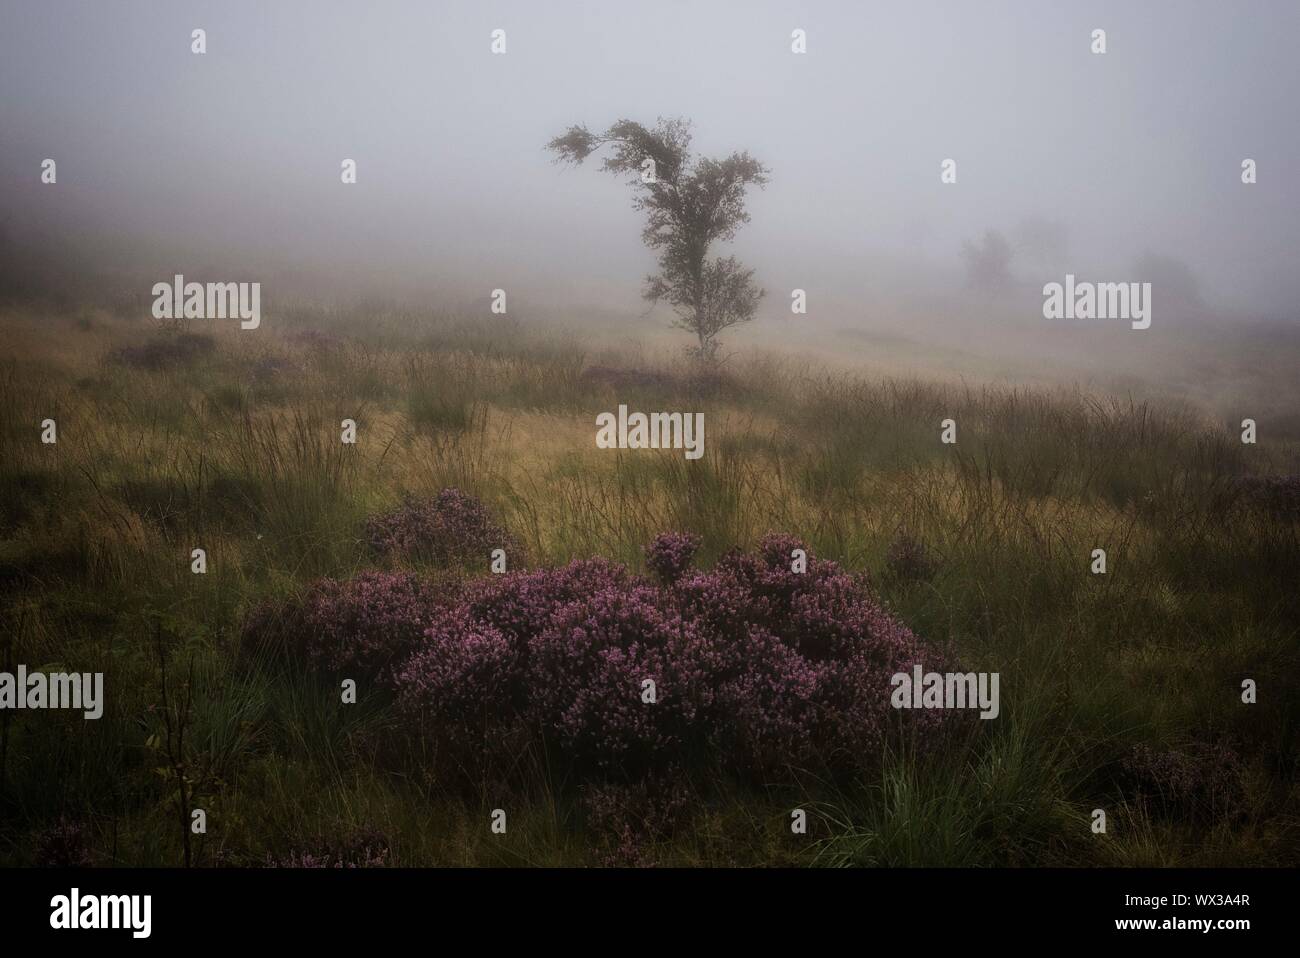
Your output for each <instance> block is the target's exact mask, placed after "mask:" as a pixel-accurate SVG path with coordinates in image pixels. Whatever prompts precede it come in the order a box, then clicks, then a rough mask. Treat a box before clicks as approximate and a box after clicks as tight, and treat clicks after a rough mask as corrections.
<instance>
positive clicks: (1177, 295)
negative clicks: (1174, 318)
mask: <svg viewBox="0 0 1300 958" xmlns="http://www.w3.org/2000/svg"><path fill="white" fill-rule="evenodd" d="M1133 279H1134V280H1136V281H1138V282H1142V283H1150V284H1151V298H1152V300H1153V301H1155V302H1157V303H1161V304H1162V307H1168V308H1170V309H1180V310H1199V309H1202V308H1203V307H1204V306H1205V298H1204V296H1202V295H1201V281H1200V280H1199V279H1197V277H1196V273H1194V272H1193V271H1192V268H1191V267H1190V266H1188V265H1187V264H1186V263H1185V262H1183V261H1182V260H1181V259H1177V258H1175V257H1173V256H1162V255H1161V254H1159V253H1151V252H1147V253H1143V254H1142V255H1141V256H1140V257H1138V260H1137V262H1136V263H1134V264H1133Z"/></svg>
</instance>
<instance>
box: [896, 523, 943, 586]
mask: <svg viewBox="0 0 1300 958" xmlns="http://www.w3.org/2000/svg"><path fill="white" fill-rule="evenodd" d="M937 571H938V563H936V562H935V560H934V559H933V558H932V557H931V556H930V553H929V551H928V550H927V549H926V547H925V543H923V542H921V541H920V540H919V539H916V538H913V537H912V536H911V535H909V534H908V533H906V532H900V533H899V534H898V535H897V536H896V537H895V539H894V541H893V542H891V543H890V544H889V549H888V550H886V552H885V573H886V575H888V576H889V577H890V578H891V579H893V580H894V581H895V582H929V581H930V580H931V579H933V578H934V574H935V572H937Z"/></svg>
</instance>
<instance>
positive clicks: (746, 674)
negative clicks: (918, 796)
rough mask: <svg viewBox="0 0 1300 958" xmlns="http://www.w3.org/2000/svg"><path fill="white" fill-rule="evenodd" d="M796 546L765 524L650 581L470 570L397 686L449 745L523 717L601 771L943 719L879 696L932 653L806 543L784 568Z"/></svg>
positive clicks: (734, 763)
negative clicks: (806, 554)
mask: <svg viewBox="0 0 1300 958" xmlns="http://www.w3.org/2000/svg"><path fill="white" fill-rule="evenodd" d="M802 547H803V546H802V545H801V544H800V543H799V542H798V540H796V539H792V538H790V537H787V536H770V537H768V538H766V539H764V540H763V542H762V543H761V544H760V550H759V554H758V555H751V554H745V553H741V552H733V553H730V554H729V555H727V556H725V557H724V558H723V559H722V560H721V561H720V562H719V563H718V565H717V567H716V568H714V569H713V570H711V571H709V572H693V573H690V574H684V575H682V576H681V578H680V579H678V580H677V581H676V582H675V583H674V584H666V585H655V584H653V583H651V582H649V581H647V580H644V579H639V578H636V577H634V576H631V575H630V574H629V573H628V572H627V570H626V569H624V568H623V567H622V566H619V565H617V564H615V563H611V562H608V561H606V560H602V559H594V560H589V561H580V562H574V563H571V564H570V565H568V566H565V567H563V568H560V569H550V570H543V571H535V572H520V573H512V574H509V575H504V576H492V577H490V578H488V579H486V580H481V581H479V582H475V583H471V584H470V585H469V586H468V587H467V588H466V590H465V594H464V596H463V598H462V601H460V602H459V603H458V604H457V605H455V606H454V607H452V608H449V609H448V610H447V611H446V613H445V615H444V616H443V617H442V618H440V619H439V621H438V622H437V623H436V624H434V625H433V626H431V627H430V628H429V629H428V630H427V631H426V632H425V635H424V639H423V646H422V648H421V649H420V650H419V651H418V652H416V653H415V654H414V655H413V656H412V657H411V659H410V660H409V661H408V662H407V664H406V666H405V667H404V668H403V669H402V670H401V671H400V674H399V676H398V678H397V686H398V689H399V699H400V701H401V703H402V705H403V706H404V707H405V708H406V709H407V710H408V711H409V712H411V713H418V714H419V715H421V716H422V717H424V718H426V719H429V720H430V721H429V726H430V727H432V728H437V729H441V730H443V734H451V733H449V732H448V730H461V731H463V736H462V738H461V741H460V742H459V744H460V745H461V746H465V745H472V744H473V743H474V742H476V741H477V742H480V743H482V742H490V741H494V740H495V739H496V738H497V734H496V733H494V732H493V731H492V729H494V728H496V729H503V728H504V729H509V730H512V731H515V732H517V731H518V730H519V729H532V730H535V731H536V732H538V733H540V734H541V735H542V736H543V739H544V740H545V742H546V743H548V746H547V751H548V754H551V755H558V756H559V757H562V758H565V759H567V760H568V761H569V762H571V763H572V764H573V765H574V766H576V767H578V768H579V769H582V770H586V771H588V772H595V773H597V774H598V775H600V776H602V777H603V778H605V779H606V780H611V781H642V780H644V779H645V776H647V775H654V774H658V773H661V772H662V771H663V770H664V769H665V768H667V767H668V766H669V765H671V764H672V763H675V762H679V761H681V760H682V757H683V756H701V757H704V758H706V759H707V760H709V761H711V762H713V763H714V764H718V765H724V766H727V767H729V768H731V769H732V770H734V771H738V772H741V773H742V774H749V775H753V776H756V777H765V776H767V775H769V774H771V773H772V772H779V771H780V770H781V769H783V768H787V767H789V766H791V765H799V766H804V765H807V764H810V763H814V764H815V763H817V762H820V763H821V764H822V765H824V766H826V767H830V768H831V769H834V770H844V771H847V770H852V769H855V768H861V767H863V766H864V765H867V764H869V763H870V762H871V761H872V760H873V758H874V756H875V755H876V754H877V752H878V746H879V745H880V743H881V741H882V739H883V737H884V735H885V732H886V728H887V727H888V726H889V725H891V724H893V723H899V722H907V723H910V724H911V726H912V727H913V728H916V729H920V730H922V731H923V732H924V731H926V730H935V729H937V728H938V727H939V726H940V725H942V724H943V723H944V722H946V721H948V718H947V717H946V713H941V712H909V713H906V714H903V713H896V712H894V710H893V709H891V708H890V706H889V697H890V691H891V688H890V685H889V679H890V677H891V676H892V675H893V674H894V673H895V672H898V671H907V670H910V668H911V666H912V664H913V663H915V662H923V663H924V664H925V665H926V667H927V668H938V667H940V666H941V665H942V659H941V657H940V656H939V655H938V654H937V653H936V652H935V650H933V649H931V648H929V647H928V646H927V645H926V644H925V643H923V642H922V641H921V640H920V639H918V638H917V637H916V636H914V635H913V634H912V633H911V632H910V631H909V630H908V629H907V628H906V627H905V626H903V625H902V624H901V623H899V622H897V621H895V620H894V619H892V618H891V617H890V616H889V615H888V614H887V613H885V612H884V611H883V610H882V609H881V608H880V606H879V605H878V604H877V603H876V602H875V600H874V599H873V598H871V596H870V594H869V593H868V592H867V590H866V589H865V587H864V584H863V581H862V580H861V579H860V578H859V577H855V576H851V575H849V574H847V573H845V572H843V571H842V570H841V569H840V568H839V567H838V566H836V565H835V564H834V563H830V562H820V561H818V560H816V559H814V558H811V557H810V558H809V563H808V570H807V572H804V573H794V572H792V571H790V562H789V558H788V557H789V552H790V550H791V549H793V548H802ZM646 680H650V681H652V682H653V683H654V689H655V701H653V702H648V701H645V700H644V696H645V695H646V694H647V693H646V686H645V685H644V683H645V681H646ZM494 723H495V724H494ZM479 747H482V746H481V745H480V746H479Z"/></svg>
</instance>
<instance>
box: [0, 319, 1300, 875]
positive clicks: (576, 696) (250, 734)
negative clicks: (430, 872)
mask: <svg viewBox="0 0 1300 958" xmlns="http://www.w3.org/2000/svg"><path fill="white" fill-rule="evenodd" d="M511 302H512V307H511V315H510V316H509V317H493V318H487V319H484V318H481V317H477V316H474V317H471V316H468V315H458V314H455V313H441V312H436V311H421V310H414V309H397V308H390V307H386V306H382V305H372V306H367V307H365V308H357V309H355V310H347V309H335V310H318V309H315V308H311V307H305V306H304V307H301V308H296V309H292V310H291V309H288V308H285V309H282V310H277V311H276V312H275V313H273V312H272V310H271V308H270V304H269V301H268V308H267V311H266V315H265V318H264V321H263V324H262V327H261V328H260V329H259V330H258V331H256V332H246V331H241V330H239V328H238V325H237V324H231V325H229V326H221V325H220V324H211V325H206V326H204V327H202V333H201V335H202V336H205V337H210V339H211V343H212V346H211V348H208V347H205V346H201V345H197V344H191V345H188V346H186V345H178V346H174V347H173V346H170V345H169V346H167V347H166V348H165V349H162V350H161V351H160V352H158V353H157V356H156V358H151V357H150V356H146V355H145V354H144V353H141V354H140V355H139V356H135V354H132V353H126V354H123V353H120V352H119V351H120V350H123V349H128V350H130V349H139V348H141V347H144V346H146V344H148V343H150V342H155V341H156V342H159V343H173V342H175V343H180V342H182V340H180V339H179V336H180V335H182V334H181V333H180V332H179V331H177V330H171V329H153V328H151V326H150V324H149V323H147V322H143V323H142V322H140V321H137V320H136V319H127V318H122V317H117V316H113V315H110V314H108V313H106V312H104V311H103V310H91V311H90V316H91V321H85V322H82V321H80V317H81V313H80V312H79V311H69V312H67V313H66V315H65V314H64V313H61V312H59V311H57V310H49V311H45V312H39V313H36V312H33V313H31V314H28V313H27V312H24V311H10V312H8V313H6V314H5V315H4V317H3V318H0V322H3V323H4V326H5V330H6V342H8V343H11V344H14V346H13V348H12V349H11V355H10V356H9V358H8V359H7V362H6V364H5V365H4V367H3V370H0V504H3V507H2V508H0V610H2V611H0V615H2V616H3V619H2V620H0V621H2V624H3V626H4V627H3V629H0V663H4V662H10V663H18V662H25V663H27V664H28V665H29V666H34V665H37V664H42V665H52V664H54V663H58V664H59V665H60V666H62V667H66V668H70V669H77V670H81V671H92V672H93V671H103V672H104V673H105V690H106V696H105V711H104V716H103V718H102V719H100V720H98V721H95V722H86V721H84V720H82V719H81V718H80V717H74V716H71V715H69V714H66V713H55V712H47V713H34V712H29V711H22V712H17V711H6V712H5V713H3V714H0V861H4V862H6V863H14V864H35V863H36V862H38V861H49V862H52V863H61V862H70V863H74V862H82V861H87V860H88V861H91V862H93V863H94V864H95V865H96V866H157V865H168V866H172V865H181V864H183V863H184V862H185V861H186V842H187V839H185V837H184V835H185V834H187V833H186V832H184V831H183V830H182V828H181V819H180V816H179V815H178V814H177V802H178V801H179V800H180V798H181V796H182V794H183V795H184V799H185V804H186V805H187V806H188V807H191V808H192V807H203V808H205V809H206V810H207V813H208V831H207V834H206V835H205V836H197V835H193V834H191V835H190V837H189V839H188V843H189V848H188V852H189V861H190V862H191V864H193V865H196V866H199V867H206V866H211V865H218V864H222V863H239V864H252V865H261V864H265V863H268V862H273V863H281V864H295V865H311V864H320V863H324V864H326V865H327V866H328V867H334V865H335V864H337V863H342V867H347V866H348V865H349V864H353V863H355V864H358V865H362V864H366V863H372V864H373V863H374V862H375V861H377V860H384V861H386V862H387V863H388V864H390V865H391V864H400V865H403V866H424V865H454V866H462V865H463V866H474V865H500V866H527V865H539V864H540V865H561V866H569V865H574V866H588V865H604V864H610V865H616V864H622V865H659V866H669V867H671V866H692V865H839V864H859V865H886V866H892V865H919V864H934V865H964V866H979V867H984V866H990V865H1003V864H1015V865H1068V866H1081V865H1083V866H1123V865H1132V864H1147V865H1190V866H1199V865H1256V864H1270V865H1285V864H1294V863H1295V862H1296V861H1300V821H1298V820H1297V816H1296V812H1295V807H1296V805H1295V800H1294V794H1295V775H1294V769H1295V768H1296V739H1295V736H1294V729H1295V728H1296V723H1295V722H1294V721H1293V719H1292V710H1293V708H1294V702H1295V701H1296V692H1297V688H1298V685H1297V676H1300V630H1298V629H1297V626H1296V624H1297V623H1298V622H1300V592H1297V590H1296V588H1295V583H1296V581H1297V578H1298V577H1300V527H1298V526H1297V522H1296V518H1297V512H1296V510H1295V509H1294V508H1293V506H1294V498H1295V497H1294V495H1293V494H1292V493H1293V491H1294V486H1295V483H1294V480H1293V477H1294V476H1295V475H1297V473H1298V472H1300V431H1297V429H1296V427H1295V420H1294V415H1293V414H1291V416H1292V418H1291V419H1288V418H1287V416H1288V414H1289V411H1290V410H1293V409H1294V408H1295V402H1296V399H1297V393H1296V391H1295V387H1294V382H1293V380H1294V377H1290V378H1287V377H1283V376H1279V375H1275V374H1273V373H1269V375H1267V376H1266V375H1264V374H1263V373H1262V372H1261V369H1264V368H1265V367H1256V366H1251V367H1250V369H1249V370H1243V369H1230V370H1226V371H1225V375H1226V374H1227V373H1229V372H1230V373H1231V376H1230V377H1229V378H1230V380H1231V383H1233V384H1236V386H1235V387H1234V389H1232V390H1229V389H1228V388H1227V387H1226V386H1224V381H1219V382H1218V384H1217V385H1216V387H1215V388H1214V389H1210V388H1208V386H1207V388H1206V389H1204V390H1199V389H1196V388H1195V386H1196V384H1195V383H1191V382H1190V381H1189V380H1188V378H1187V377H1186V375H1185V370H1184V369H1183V368H1182V367H1179V369H1180V371H1179V372H1178V376H1177V377H1175V378H1176V380H1177V382H1176V385H1177V386H1178V390H1174V389H1173V386H1172V385H1171V386H1170V388H1169V389H1167V390H1165V393H1164V394H1157V395H1150V396H1148V395H1145V394H1137V395H1134V394H1130V393H1129V392H1127V391H1118V392H1117V391H1114V390H1112V391H1107V388H1108V387H1104V386H1103V385H1102V384H1100V383H1096V384H1095V385H1096V389H1092V388H1091V387H1090V388H1089V390H1088V391H1084V390H1083V389H1081V388H1079V389H1075V388H1068V389H1056V388H1052V387H1048V386H1043V387H1039V386H1032V387H1024V386H1011V385H1005V384H1004V385H983V384H981V383H982V382H983V379H982V378H979V379H977V378H975V372H974V371H971V372H970V376H969V378H968V379H967V380H966V381H965V382H963V383H961V384H959V385H954V384H952V383H951V382H949V381H940V380H927V379H924V378H909V377H908V376H905V375H900V374H898V373H895V372H892V371H891V370H889V369H887V368H884V369H882V368H875V369H871V370H866V369H863V370H859V369H852V370H837V369H832V368H830V367H829V366H822V365H819V362H820V361H815V360H813V359H801V360H794V359H783V358H779V357H775V356H772V355H770V354H765V353H761V352H753V351H750V352H744V353H738V354H736V355H734V356H731V357H729V358H728V359H727V360H726V363H725V365H724V366H723V367H722V369H721V370H715V371H714V372H713V373H711V374H708V375H705V374H704V373H701V372H700V371H698V370H696V369H693V368H691V366H690V365H689V364H687V363H684V362H683V361H682V360H681V359H680V356H679V352H680V351H679V350H678V349H677V346H679V345H680V344H679V343H677V344H670V345H672V346H673V348H672V350H670V351H665V350H659V349H658V348H657V346H656V344H655V343H654V342H653V340H652V338H650V337H648V336H647V337H646V338H645V339H644V340H641V341H636V342H631V341H629V337H631V336H632V334H633V332H643V331H644V325H639V326H637V327H635V330H632V329H631V328H629V329H622V330H619V331H615V332H610V331H608V330H605V329H603V328H596V327H593V328H592V329H588V328H586V327H581V326H580V327H579V328H578V329H577V330H576V331H569V330H566V329H564V328H560V327H557V326H554V325H548V324H546V323H545V322H544V321H542V320H540V319H539V320H537V321H532V320H531V319H526V318H525V317H524V316H523V315H521V316H518V317H516V316H515V315H514V312H515V308H514V299H513V297H512V301H511ZM147 305H148V304H147V302H146V303H145V307H146V308H147ZM187 328H189V327H187ZM193 328H194V330H195V332H194V334H195V335H199V331H198V328H197V327H193ZM1124 332H1125V333H1126V332H1127V330H1125V331H1124ZM754 333H755V335H758V334H759V333H761V330H760V329H759V328H758V326H757V325H756V326H755V327H754ZM747 335H748V334H747ZM1241 335H1243V336H1246V335H1248V334H1247V333H1245V332H1243V333H1242V334H1241ZM836 342H837V344H838V345H839V346H841V347H843V349H842V351H843V352H844V353H845V354H846V358H848V356H847V354H848V353H849V351H850V347H852V348H853V349H856V350H858V352H859V353H861V352H864V351H865V348H864V347H863V346H862V343H861V342H860V341H858V340H853V339H850V338H848V337H844V338H842V339H838V340H836ZM732 345H734V346H735V347H736V348H740V345H741V344H740V343H739V342H737V343H735V344H731V343H729V346H732ZM867 345H868V346H870V351H871V352H872V353H873V355H874V353H875V352H876V346H875V345H872V344H867ZM160 349H161V347H160ZM881 349H882V350H884V349H886V347H885V346H882V347H881ZM1260 355H1264V354H1263V353H1262V352H1261V353H1260ZM1268 355H1269V356H1270V357H1272V358H1271V359H1270V362H1272V363H1275V364H1276V365H1277V366H1278V367H1279V368H1280V367H1282V366H1286V368H1287V369H1288V370H1289V369H1290V368H1291V367H1293V366H1294V362H1290V363H1283V362H1282V360H1283V359H1285V355H1286V353H1285V344H1276V343H1274V344H1272V345H1271V346H1270V347H1269V352H1268ZM125 357H131V358H125ZM1205 358H1206V360H1207V362H1211V363H1217V362H1224V363H1226V362H1229V358H1230V353H1224V352H1214V351H1210V352H1208V353H1206V354H1205ZM106 360H107V361H106ZM955 361H956V360H955V359H954V362H955ZM1171 368H1172V367H1171ZM1199 368H1200V367H1198V369H1199ZM1269 368H1271V367H1269ZM1199 375H1200V373H1199V372H1198V377H1199ZM989 378H993V379H998V377H997V376H990V377H989ZM999 381H1002V382H1005V380H999ZM1151 382H1152V383H1153V385H1152V389H1151V391H1152V392H1153V393H1154V392H1158V391H1157V390H1156V389H1155V385H1154V382H1155V381H1154V380H1152V381H1151ZM1220 386H1223V388H1222V389H1220V388H1219V387H1220ZM1175 391H1176V392H1177V395H1171V393H1173V392H1175ZM620 402H628V403H629V404H633V405H634V406H635V407H636V408H642V409H648V410H654V409H668V410H671V409H686V410H693V411H700V412H702V413H703V414H704V415H705V417H706V422H707V424H708V427H707V434H706V435H707V439H706V446H705V454H704V456H703V457H702V458H701V459H699V460H698V461H692V462H686V461H685V460H684V459H683V457H682V456H681V454H680V451H677V452H676V453H675V454H672V453H671V451H670V452H664V453H660V452H657V451H654V450H597V449H596V448H595V446H594V442H593V432H594V427H593V425H592V423H593V418H594V416H595V415H596V414H597V413H599V412H601V411H604V410H609V409H615V408H617V405H618V404H619V403H620ZM1246 415H1250V416H1253V417H1254V418H1257V419H1258V420H1259V422H1260V426H1261V428H1260V431H1259V436H1260V441H1259V443H1258V444H1257V445H1254V446H1250V445H1244V444H1242V443H1241V441H1240V430H1239V428H1237V424H1239V423H1240V421H1241V419H1242V418H1243V417H1244V416H1246ZM47 417H52V418H55V419H57V420H58V427H59V442H58V444H57V446H47V445H43V444H41V443H40V442H39V434H40V429H39V426H40V423H41V422H42V420H43V419H45V418H47ZM947 417H952V418H954V419H955V420H956V421H957V423H958V424H959V431H958V435H959V440H958V442H957V444H956V445H954V446H945V445H942V444H941V443H939V441H938V436H939V427H938V424H939V422H940V421H941V420H942V419H944V418H947ZM345 419H350V420H352V421H353V422H355V423H356V424H357V433H356V438H357V442H356V443H355V444H353V445H349V444H344V443H341V442H340V424H341V422H342V421H343V420H345ZM196 548H203V549H204V550H205V551H206V557H207V571H206V572H205V573H203V574H196V573H195V572H193V571H191V563H192V559H191V553H192V551H193V550H194V549H196ZM498 548H500V549H503V550H504V551H505V557H506V570H507V571H505V572H504V573H499V574H497V573H493V572H492V571H491V557H492V553H493V550H495V549H498ZM1097 548H1104V549H1105V550H1106V551H1107V559H1108V562H1107V571H1106V573H1105V574H1101V575H1095V574H1093V573H1092V571H1091V562H1092V560H1091V554H1092V551H1093V550H1094V549H1097ZM798 553H804V554H805V556H804V557H805V559H806V568H803V571H795V569H796V567H797V562H796V558H797V554H798ZM913 663H920V664H922V665H923V666H924V667H925V669H927V670H932V669H933V670H948V669H960V670H963V671H965V670H971V671H996V672H998V673H999V674H1000V676H1001V695H1002V701H1001V712H1000V714H999V716H998V718H997V719H995V720H991V721H982V720H980V719H978V718H976V717H975V716H974V715H972V714H971V713H958V714H953V713H945V712H928V711H924V710H919V711H895V710H893V709H891V708H889V706H888V692H889V686H888V678H889V673H890V672H891V671H893V670H895V669H897V670H902V671H906V670H908V669H909V668H910V667H911V665H912V664H913ZM1247 679H1250V680H1252V681H1253V682H1254V683H1255V684H1256V686H1257V689H1258V694H1257V701H1256V702H1255V703H1254V704H1246V703H1244V702H1243V701H1242V691H1243V690H1242V683H1243V682H1244V681H1245V680H1247ZM348 680H351V681H353V682H355V683H356V698H355V702H350V703H347V704H345V703H344V701H343V694H344V682H345V681H348ZM647 680H648V681H652V682H653V683H654V692H655V701H654V702H653V703H648V702H645V701H643V695H645V694H646V688H647V686H646V685H645V683H646V682H647ZM882 684H883V688H882ZM167 720H170V721H171V722H172V727H173V731H174V730H175V729H176V727H177V723H178V722H179V721H182V720H183V721H184V724H185V734H184V737H183V742H182V743H181V745H180V746H179V748H178V747H177V744H176V737H175V735H174V734H173V737H172V744H171V751H170V752H169V746H168V738H167ZM1198 743H1208V744H1206V745H1201V744H1198ZM1220 747H1222V749H1223V750H1224V751H1220V750H1219V748H1220ZM1229 750H1230V751H1229ZM52 783H54V784H52ZM497 808H500V809H504V810H505V811H506V812H507V814H508V817H509V831H508V834H507V835H505V836H502V835H495V834H493V833H492V832H491V831H490V829H489V821H490V816H491V812H492V810H493V809H497ZM1096 808H1103V809H1105V810H1106V811H1107V818H1108V831H1107V833H1106V835H1105V836H1096V835H1094V834H1093V833H1092V831H1091V829H1090V827H1089V825H1090V815H1091V812H1092V810H1093V809H1096ZM794 809H803V810H805V811H806V813H807V818H808V826H809V828H808V833H807V834H806V835H796V834H793V833H792V832H791V831H790V814H791V811H792V810H794ZM69 823H71V824H69ZM372 832H373V833H374V834H379V835H382V836H384V844H383V848H384V849H387V852H386V858H385V857H384V854H385V853H384V852H383V851H382V850H376V849H375V848H371V849H370V851H367V850H366V848H365V847H364V842H363V843H362V845H360V846H355V847H354V846H353V845H352V844H349V842H350V836H353V835H356V834H370V833H372Z"/></svg>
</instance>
